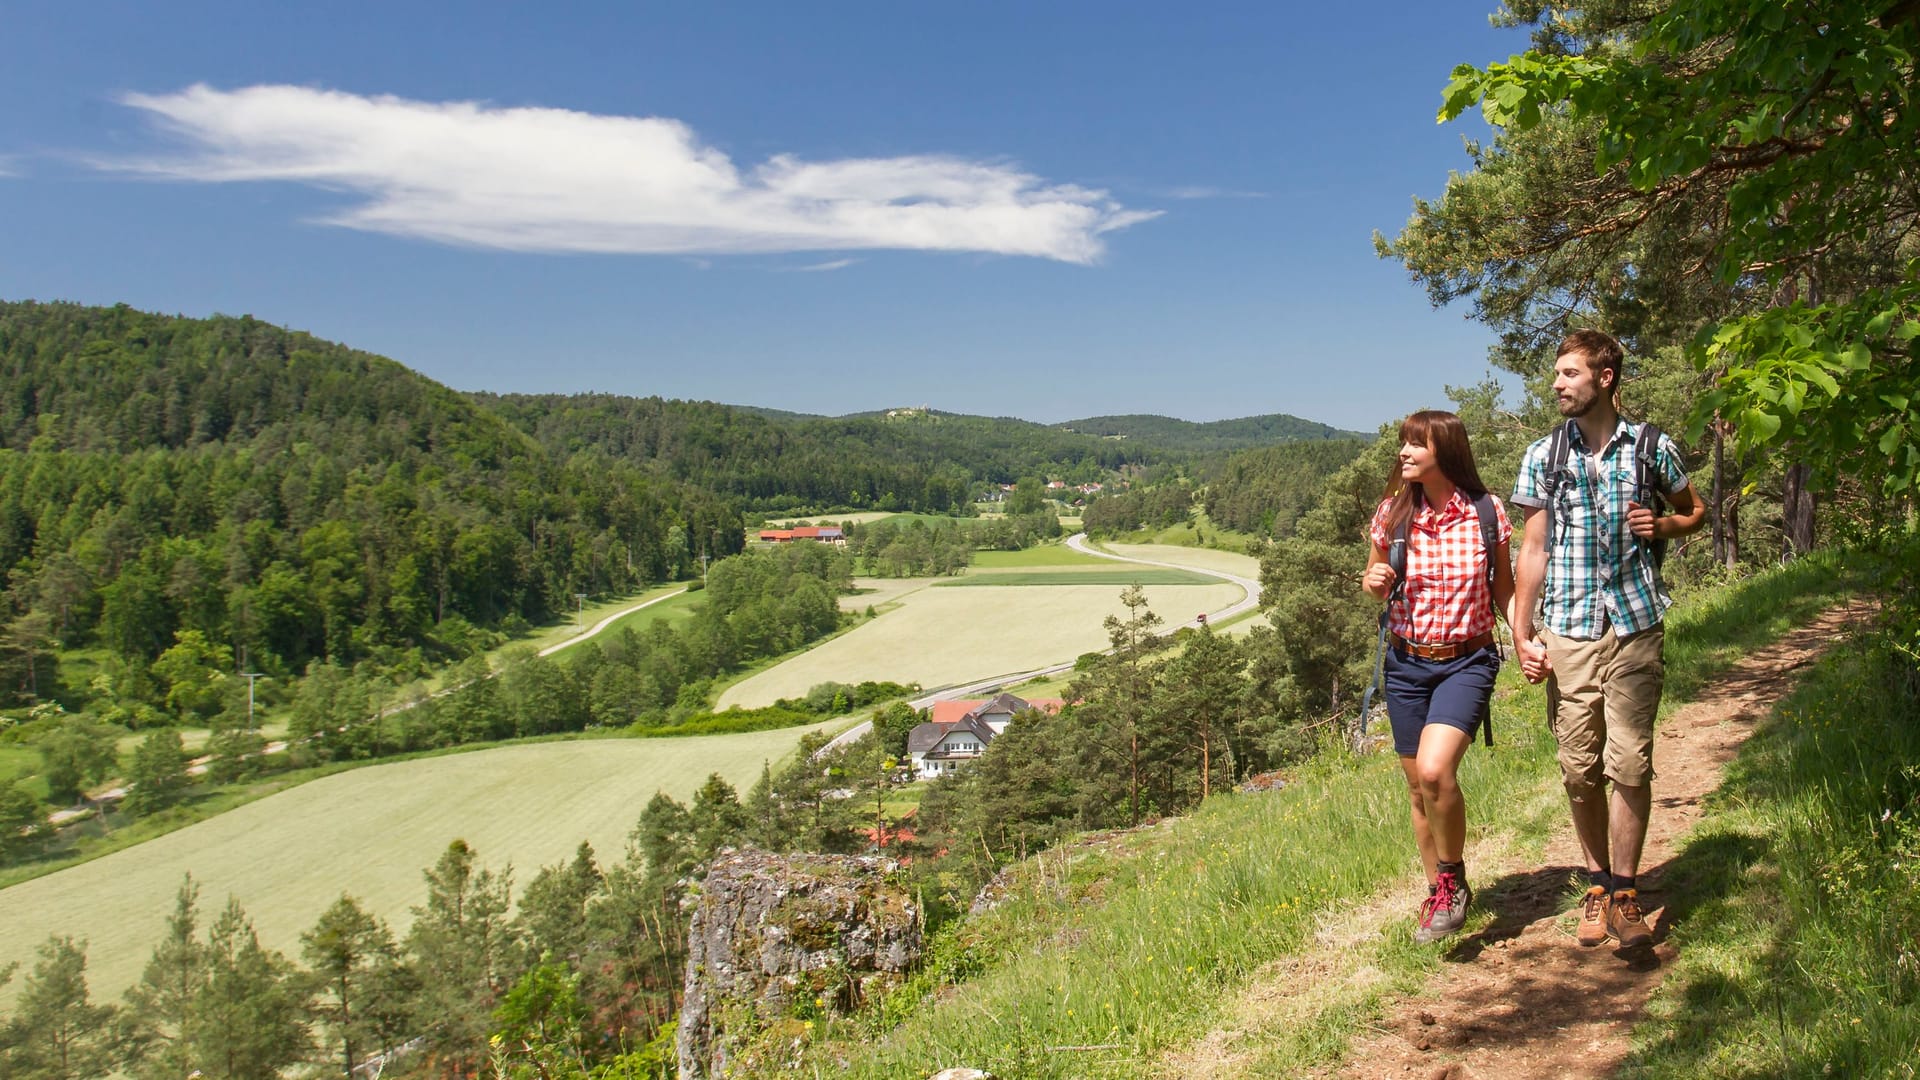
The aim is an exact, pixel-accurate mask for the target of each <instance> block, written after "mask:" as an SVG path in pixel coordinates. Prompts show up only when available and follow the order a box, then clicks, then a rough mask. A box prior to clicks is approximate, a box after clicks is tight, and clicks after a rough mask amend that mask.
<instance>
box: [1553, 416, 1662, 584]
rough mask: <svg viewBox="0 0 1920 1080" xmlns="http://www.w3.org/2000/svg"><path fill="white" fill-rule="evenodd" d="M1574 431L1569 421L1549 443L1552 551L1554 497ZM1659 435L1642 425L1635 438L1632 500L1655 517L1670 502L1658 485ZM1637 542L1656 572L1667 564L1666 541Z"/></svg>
mask: <svg viewBox="0 0 1920 1080" xmlns="http://www.w3.org/2000/svg"><path fill="white" fill-rule="evenodd" d="M1573 430H1574V422H1573V421H1572V420H1568V421H1567V422H1566V423H1564V424H1562V425H1560V426H1559V427H1557V428H1554V429H1553V435H1552V436H1551V437H1550V438H1549V439H1548V442H1547V505H1546V513H1547V547H1548V549H1549V550H1551V549H1552V547H1553V541H1554V535H1553V534H1554V531H1555V528H1556V525H1557V522H1555V520H1554V514H1553V504H1554V496H1555V495H1556V494H1557V493H1558V489H1559V487H1560V476H1561V474H1562V473H1563V472H1565V471H1566V467H1567V456H1568V455H1569V454H1570V453H1571V452H1572V451H1571V445H1572V442H1571V440H1572V433H1573ZM1660 435H1661V431H1660V429H1659V428H1657V427H1655V426H1654V425H1652V424H1644V423H1643V424H1641V425H1640V433H1639V434H1638V435H1635V436H1634V439H1633V501H1634V502H1636V503H1639V504H1640V505H1641V506H1644V507H1647V508H1648V509H1650V510H1652V511H1653V516H1654V517H1656V518H1657V517H1659V516H1661V515H1662V514H1664V513H1666V511H1667V500H1666V497H1665V494H1664V492H1663V491H1662V490H1661V484H1660V482H1659V480H1660V470H1659V467H1658V465H1659V463H1658V460H1657V459H1658V457H1659V454H1660ZM1634 539H1635V540H1636V541H1638V542H1639V543H1641V544H1643V545H1646V547H1647V554H1648V555H1649V556H1650V557H1651V558H1652V559H1653V565H1654V567H1655V568H1656V569H1657V568H1659V567H1660V566H1662V565H1664V564H1665V563H1666V561H1667V542H1666V541H1665V540H1640V539H1639V537H1635V538H1634Z"/></svg>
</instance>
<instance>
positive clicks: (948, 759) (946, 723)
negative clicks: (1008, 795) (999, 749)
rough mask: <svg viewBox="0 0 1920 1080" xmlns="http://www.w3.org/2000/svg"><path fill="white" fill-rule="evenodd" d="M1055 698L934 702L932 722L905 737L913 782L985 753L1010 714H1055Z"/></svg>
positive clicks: (1057, 702) (1058, 702) (1009, 720)
mask: <svg viewBox="0 0 1920 1080" xmlns="http://www.w3.org/2000/svg"><path fill="white" fill-rule="evenodd" d="M1064 704H1065V702H1063V701H1061V700H1060V699H1059V698H1036V699H1034V700H1033V701H1028V700H1026V699H1024V698H1018V697H1015V696H1014V695H1012V694H999V695H996V696H994V697H992V698H989V699H987V700H985V701H981V700H973V701H936V702H934V703H933V718H932V719H930V720H928V721H926V722H925V723H922V724H919V725H917V726H916V727H915V728H914V729H913V730H912V731H910V732H908V733H907V758H908V760H909V761H910V762H911V763H912V766H913V776H914V779H916V780H930V779H932V778H934V777H937V776H946V775H948V774H950V773H952V772H953V771H954V770H955V769H956V768H958V767H959V766H960V763H962V762H965V761H971V760H973V759H974V758H977V757H979V756H980V755H981V754H983V753H985V752H986V749H987V744H988V743H990V742H992V741H993V740H994V737H995V736H997V735H999V734H1000V733H1001V732H1003V731H1005V730H1007V725H1008V724H1010V723H1012V722H1013V717H1014V714H1016V713H1020V712H1025V711H1026V710H1028V709H1044V710H1046V711H1047V712H1059V711H1060V708H1061V706H1062V705H1064Z"/></svg>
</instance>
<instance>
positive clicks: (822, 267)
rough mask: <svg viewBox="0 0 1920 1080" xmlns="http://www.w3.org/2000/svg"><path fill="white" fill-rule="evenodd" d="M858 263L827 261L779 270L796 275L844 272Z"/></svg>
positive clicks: (850, 260)
mask: <svg viewBox="0 0 1920 1080" xmlns="http://www.w3.org/2000/svg"><path fill="white" fill-rule="evenodd" d="M859 261H860V260H859V259H829V260H827V261H826V262H818V263H808V264H807V265H806V266H785V267H781V269H783V270H789V271H792V272H794V273H796V274H819V273H824V272H826V271H828V270H845V269H846V268H847V267H849V266H852V265H853V264H854V263H857V262H859Z"/></svg>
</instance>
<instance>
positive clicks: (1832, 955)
mask: <svg viewBox="0 0 1920 1080" xmlns="http://www.w3.org/2000/svg"><path fill="white" fill-rule="evenodd" d="M1916 716H1920V682H1917V681H1916V680H1915V676H1914V670H1913V661H1912V660H1911V659H1909V658H1903V657H1900V656H1899V655H1898V654H1897V653H1895V652H1894V651H1893V650H1892V649H1891V648H1890V647H1889V646H1888V645H1887V643H1886V642H1885V640H1884V639H1880V640H1874V639H1871V638H1870V639H1868V640H1865V641H1856V642H1853V643H1851V647H1845V648H1841V649H1837V650H1835V651H1834V652H1833V653H1831V654H1829V655H1828V656H1827V657H1826V658H1825V659H1824V660H1823V661H1822V662H1821V663H1820V664H1819V665H1818V666H1817V667H1816V668H1815V669H1814V670H1813V671H1812V672H1811V673H1810V674H1809V676H1808V677H1807V678H1806V680H1805V681H1804V682H1803V683H1802V685H1801V686H1800V687H1799V688H1798V690H1796V691H1795V692H1794V693H1793V694H1792V695H1791V696H1790V697H1789V698H1787V699H1786V700H1785V701H1784V702H1782V703H1781V704H1780V706H1779V708H1777V709H1776V710H1775V711H1774V713H1773V715H1771V716H1770V717H1769V718H1768V719H1767V720H1766V721H1765V722H1764V723H1763V724H1762V726H1761V727H1760V729H1759V730H1758V731H1757V732H1756V733H1755V734H1754V736H1753V738H1752V739H1750V740H1749V741H1748V742H1747V743H1746V745H1745V746H1744V747H1743V748H1742V750H1741V753H1740V755H1739V757H1738V758H1737V759H1736V760H1735V761H1734V762H1733V763H1732V764H1731V765H1730V766H1729V767H1728V769H1727V772H1726V777H1725V780H1724V783H1723V784H1722V787H1721V788H1720V790H1719V791H1718V792H1717V793H1716V794H1715V795H1714V797H1713V798H1712V799H1711V800H1710V801H1709V803H1708V813H1707V815H1706V817H1705V818H1704V819H1703V820H1702V821H1701V823H1700V825H1699V826H1698V827H1696V828H1695V829H1694V831H1693V832H1692V833H1691V834H1690V835H1689V836H1688V838H1687V840H1686V842H1685V844H1684V846H1683V847H1682V849H1681V851H1680V853H1679V855H1678V856H1677V857H1676V858H1675V860H1674V862H1673V864H1672V866H1671V867H1670V869H1669V871H1668V873H1667V881H1668V883H1669V887H1670V889H1671V892H1672V895H1671V898H1670V900H1669V910H1670V911H1671V912H1673V918H1674V924H1675V926H1674V930H1673V936H1672V940H1673V942H1674V943H1675V944H1676V945H1677V946H1678V948H1679V953H1680V958H1679V960H1678V962H1677V963H1676V964H1675V965H1674V967H1673V969H1672V971H1671V973H1670V974H1669V975H1668V977H1667V980H1666V982H1665V983H1664V984H1663V985H1662V986H1661V989H1660V990H1659V992H1658V993H1657V994H1656V995H1655V997H1654V1000H1653V1001H1652V1003H1651V1004H1650V1005H1649V1008H1648V1019H1647V1021H1646V1022H1645V1023H1643V1024H1642V1025H1641V1027H1640V1028H1639V1030H1638V1031H1636V1033H1635V1042H1636V1047H1635V1051H1634V1053H1633V1056H1632V1057H1631V1058H1630V1059H1629V1060H1628V1062H1627V1063H1626V1065H1625V1066H1624V1067H1623V1068H1622V1070H1621V1075H1622V1076H1627V1077H1641V1078H1649V1080H1651V1078H1668V1077H1674V1078H1679V1077H1696V1076H1726V1077H1758V1076H1779V1077H1818V1076H1849V1077H1856V1076H1857V1077H1913V1076H1915V1075H1916V1074H1917V1073H1920V725H1916V723H1915V718H1916Z"/></svg>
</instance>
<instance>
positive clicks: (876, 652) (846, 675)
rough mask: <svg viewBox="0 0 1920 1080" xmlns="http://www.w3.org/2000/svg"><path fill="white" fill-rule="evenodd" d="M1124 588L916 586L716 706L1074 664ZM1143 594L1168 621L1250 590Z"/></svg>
mask: <svg viewBox="0 0 1920 1080" xmlns="http://www.w3.org/2000/svg"><path fill="white" fill-rule="evenodd" d="M1094 569H1095V570H1096V571H1097V570H1098V568H1094ZM917 580H918V581H919V582H920V583H921V584H922V585H924V584H925V583H926V582H927V579H924V578H922V579H917ZM941 580H952V579H941ZM1120 591H1121V586H1120V585H1116V584H1100V585H1008V586H1005V587H1003V588H997V589H988V588H973V589H943V588H917V589H915V590H914V591H911V592H905V593H904V594H902V595H899V596H898V598H897V599H898V601H899V604H900V606H899V608H898V609H897V610H894V611H889V612H887V613H885V614H883V615H881V616H880V617H879V618H877V619H874V620H873V621H871V622H869V623H866V624H865V625H863V626H860V627H858V628H856V629H854V630H852V631H850V632H848V633H846V634H842V635H841V636H839V637H836V638H834V639H833V640H831V641H828V642H826V643H825V644H822V645H820V646H818V647H817V648H814V649H810V650H808V651H807V652H805V653H803V654H801V655H799V656H796V657H794V658H792V659H790V660H787V661H786V662H784V663H781V664H778V665H776V666H774V667H771V668H768V669H767V670H765V671H762V672H759V673H757V674H755V675H753V676H751V677H749V678H746V679H743V680H741V681H740V682H738V683H735V684H734V685H733V686H731V687H728V688H727V690H726V691H725V692H724V693H722V694H721V695H720V701H719V708H722V709H725V708H728V707H729V706H733V705H739V706H741V707H743V708H753V707H756V706H761V705H771V704H772V703H773V702H774V701H776V700H778V699H780V698H783V697H798V696H800V695H802V694H805V693H806V692H807V691H808V690H809V689H811V688H812V687H814V686H815V685H818V684H819V683H823V682H829V681H834V682H856V683H857V682H861V681H863V680H866V679H891V680H895V681H898V682H908V683H919V684H920V685H922V686H924V687H927V688H928V689H933V688H935V687H940V686H950V685H952V684H954V683H959V682H964V681H968V680H971V679H977V678H985V677H989V676H992V675H995V674H1000V673H1003V672H1016V671H1028V670H1031V669H1033V668H1038V667H1044V666H1046V665H1048V664H1052V663H1060V662H1063V661H1067V660H1072V659H1073V658H1075V657H1077V656H1079V655H1080V654H1081V653H1084V652H1090V651H1093V650H1095V649H1102V648H1105V647H1106V645H1107V633H1106V629H1105V627H1104V626H1102V621H1103V620H1104V619H1105V618H1106V617H1107V616H1108V615H1118V614H1120V613H1121V612H1122V611H1123V609H1122V608H1121V606H1120ZM1146 592H1147V601H1148V603H1149V604H1150V605H1151V606H1152V608H1153V610H1155V611H1157V612H1159V613H1161V615H1162V616H1163V617H1166V618H1169V619H1173V618H1176V617H1177V618H1179V619H1187V618H1190V617H1192V614H1193V613H1194V612H1198V611H1217V610H1219V609H1220V608H1223V607H1226V606H1227V605H1229V604H1231V603H1233V602H1234V601H1236V600H1239V599H1240V598H1241V597H1242V596H1243V595H1244V593H1243V592H1242V590H1241V589H1240V587H1239V586H1238V585H1232V584H1228V583H1226V582H1219V583H1217V584H1211V585H1148V586H1146ZM851 599H853V600H854V601H855V602H856V603H862V605H863V606H864V603H866V602H872V598H871V597H870V596H868V597H853V598H851Z"/></svg>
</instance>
